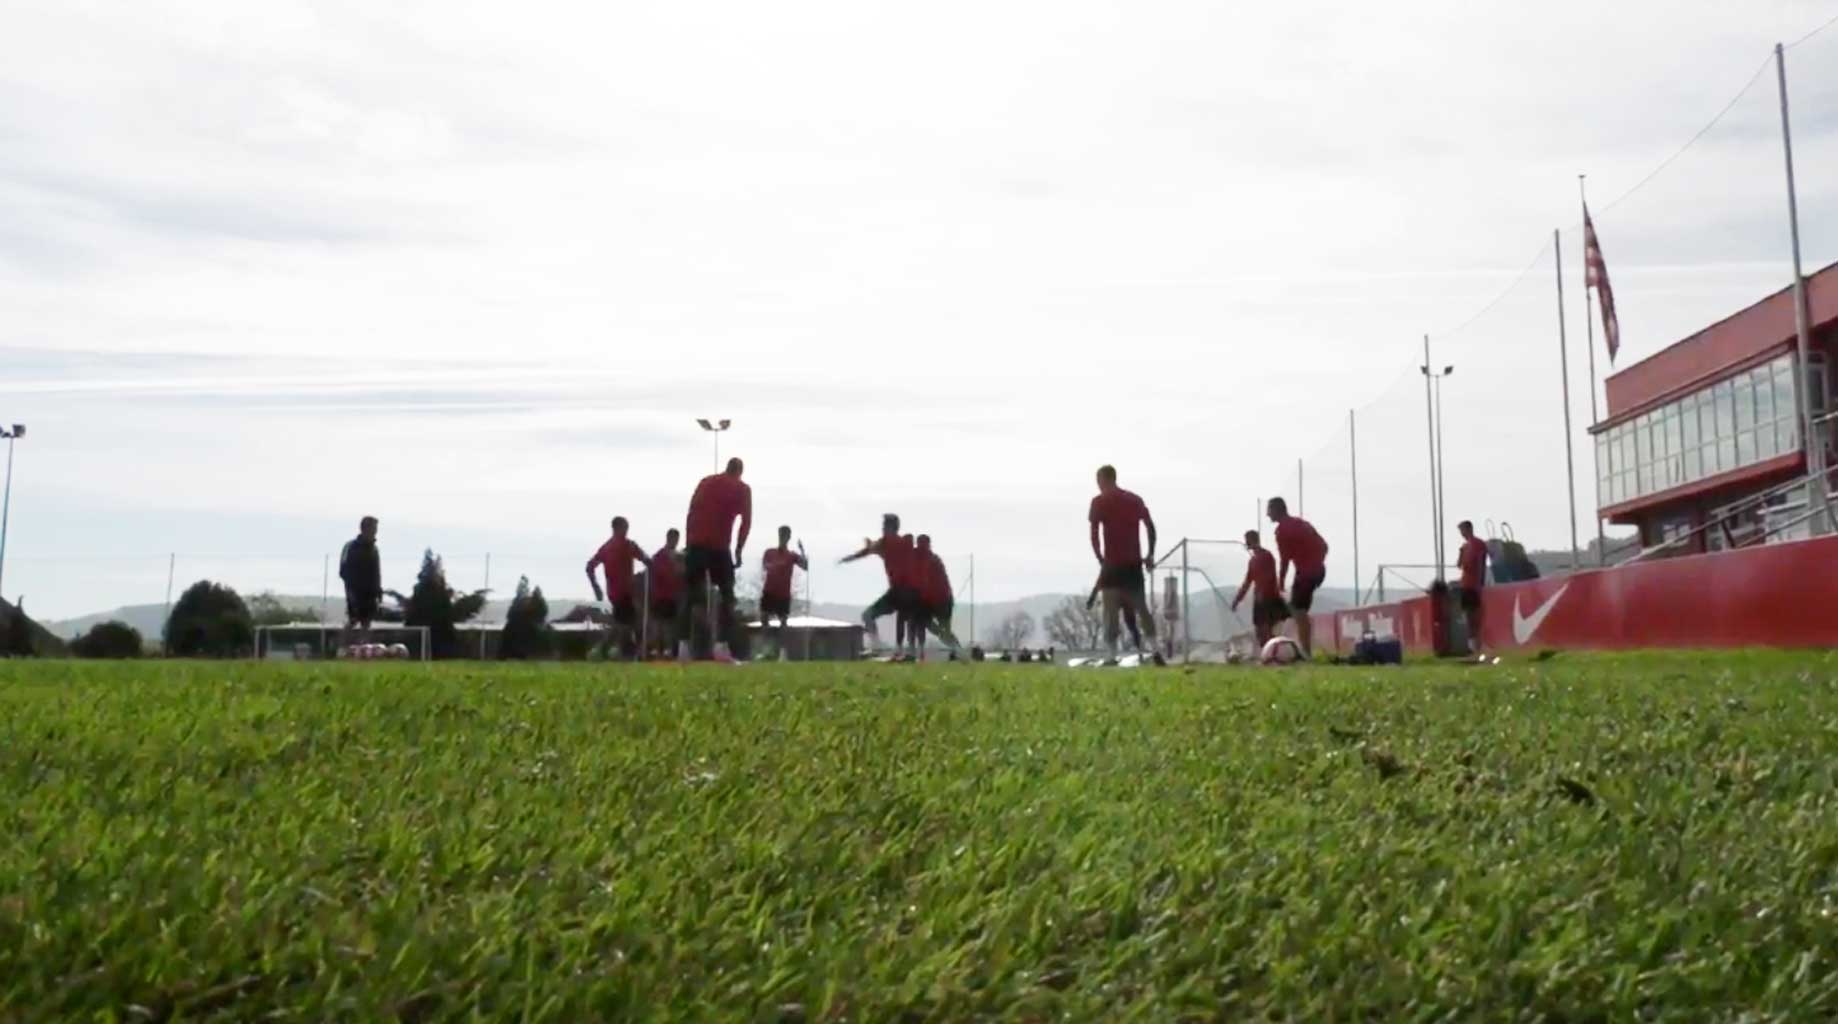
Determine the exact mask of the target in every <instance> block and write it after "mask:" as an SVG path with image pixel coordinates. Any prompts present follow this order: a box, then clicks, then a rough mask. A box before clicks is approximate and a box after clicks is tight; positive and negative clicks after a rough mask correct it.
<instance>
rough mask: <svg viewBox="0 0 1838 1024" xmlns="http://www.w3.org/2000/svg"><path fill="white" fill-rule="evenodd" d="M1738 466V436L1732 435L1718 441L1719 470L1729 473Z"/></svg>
mask: <svg viewBox="0 0 1838 1024" xmlns="http://www.w3.org/2000/svg"><path fill="white" fill-rule="evenodd" d="M1735 468H1736V437H1735V435H1733V434H1732V435H1730V436H1729V437H1725V438H1723V439H1722V440H1720V441H1718V442H1717V472H1719V473H1727V472H1729V471H1730V470H1732V469H1735Z"/></svg>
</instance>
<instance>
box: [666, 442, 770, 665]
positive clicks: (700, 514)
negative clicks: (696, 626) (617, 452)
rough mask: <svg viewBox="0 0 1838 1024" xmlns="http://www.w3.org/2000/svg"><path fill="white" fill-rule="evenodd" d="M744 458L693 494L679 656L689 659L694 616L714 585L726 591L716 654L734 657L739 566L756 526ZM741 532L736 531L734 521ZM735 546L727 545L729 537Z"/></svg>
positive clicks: (708, 478)
mask: <svg viewBox="0 0 1838 1024" xmlns="http://www.w3.org/2000/svg"><path fill="white" fill-rule="evenodd" d="M745 468H746V467H745V466H744V465H742V463H741V461H740V460H739V459H729V460H728V466H727V469H726V470H724V471H723V472H720V473H712V474H710V475H708V476H705V477H703V478H702V482H701V483H698V484H697V485H696V491H695V494H693V495H692V496H691V497H690V499H689V521H688V523H687V524H686V525H685V527H684V530H683V535H684V536H683V540H684V544H685V547H684V551H683V569H684V573H683V574H684V580H683V585H684V587H685V588H686V591H687V592H686V594H685V597H686V600H684V601H683V602H682V607H681V608H680V609H679V610H678V613H677V657H678V658H682V659H686V658H687V657H688V656H689V654H688V637H689V635H690V629H689V627H690V617H691V615H692V614H693V609H694V608H695V606H696V603H697V602H698V601H706V600H707V596H708V589H709V587H711V586H713V587H715V588H716V589H718V590H719V591H720V592H721V607H720V611H719V614H718V620H719V628H718V630H716V635H717V636H719V637H720V639H719V640H718V641H716V643H715V651H714V656H715V658H716V659H717V660H720V661H729V660H732V658H733V655H732V654H731V653H730V652H731V651H732V650H733V646H734V570H735V569H738V568H740V564H741V561H742V559H743V556H744V554H745V551H746V547H747V534H749V533H751V532H752V530H753V489H752V488H751V487H748V486H747V485H746V484H745V483H743V482H742V481H741V479H740V476H741V473H742V472H744V471H745ZM735 520H739V521H740V535H739V536H738V537H735V536H734V522H735ZM730 538H732V539H733V544H734V548H733V551H732V552H731V553H730V552H729V550H728V543H729V539H730Z"/></svg>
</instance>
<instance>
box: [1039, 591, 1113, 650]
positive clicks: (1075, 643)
mask: <svg viewBox="0 0 1838 1024" xmlns="http://www.w3.org/2000/svg"><path fill="white" fill-rule="evenodd" d="M1040 626H1041V629H1043V630H1045V632H1046V634H1047V640H1048V641H1049V642H1051V643H1053V644H1055V645H1057V646H1060V647H1064V648H1066V649H1067V650H1072V651H1095V650H1097V649H1098V642H1099V641H1101V640H1103V639H1104V616H1103V615H1101V614H1100V613H1099V612H1098V610H1097V609H1096V608H1092V607H1087V606H1086V604H1085V602H1084V601H1082V600H1080V599H1079V598H1076V597H1072V596H1067V598H1066V599H1065V600H1064V601H1061V602H1060V603H1059V607H1058V608H1055V609H1053V611H1052V613H1051V614H1049V615H1048V616H1047V617H1046V618H1045V619H1044V620H1042V621H1041V623H1040Z"/></svg>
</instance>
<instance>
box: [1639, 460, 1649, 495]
mask: <svg viewBox="0 0 1838 1024" xmlns="http://www.w3.org/2000/svg"><path fill="white" fill-rule="evenodd" d="M1634 493H1635V494H1651V493H1653V464H1652V463H1650V462H1642V463H1640V464H1639V465H1637V466H1635V467H1634Z"/></svg>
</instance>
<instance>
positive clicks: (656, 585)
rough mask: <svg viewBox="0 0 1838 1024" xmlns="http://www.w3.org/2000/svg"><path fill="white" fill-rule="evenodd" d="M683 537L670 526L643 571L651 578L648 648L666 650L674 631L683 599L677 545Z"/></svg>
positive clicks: (680, 558) (680, 559) (681, 569)
mask: <svg viewBox="0 0 1838 1024" xmlns="http://www.w3.org/2000/svg"><path fill="white" fill-rule="evenodd" d="M682 538H683V531H681V530H679V529H677V528H676V527H674V526H672V527H671V528H670V530H669V532H667V533H665V534H664V546H663V547H661V548H658V549H657V550H656V551H654V552H652V554H651V569H650V571H649V572H648V573H647V574H646V578H647V579H649V580H650V581H651V582H650V588H651V590H650V592H651V603H650V605H649V606H648V607H649V608H650V615H649V619H650V622H651V626H650V628H651V630H652V636H651V637H647V638H646V641H645V645H646V648H647V649H648V650H650V649H656V650H663V651H668V650H669V640H670V637H671V635H672V634H674V633H675V632H676V619H677V605H678V603H679V602H681V601H682V600H683V552H682V551H681V550H679V549H678V547H677V545H678V544H679V543H680V542H681V541H682Z"/></svg>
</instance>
